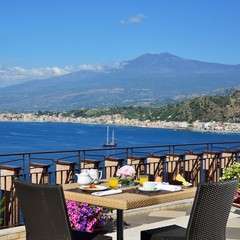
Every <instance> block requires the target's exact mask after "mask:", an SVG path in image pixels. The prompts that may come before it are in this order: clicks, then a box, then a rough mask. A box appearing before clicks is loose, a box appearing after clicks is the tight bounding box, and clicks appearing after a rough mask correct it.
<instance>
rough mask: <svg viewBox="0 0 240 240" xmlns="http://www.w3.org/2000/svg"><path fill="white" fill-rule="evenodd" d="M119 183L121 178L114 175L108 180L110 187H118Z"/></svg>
mask: <svg viewBox="0 0 240 240" xmlns="http://www.w3.org/2000/svg"><path fill="white" fill-rule="evenodd" d="M118 185H119V179H118V178H116V177H112V178H110V179H109V180H108V186H109V187H110V188H118Z"/></svg>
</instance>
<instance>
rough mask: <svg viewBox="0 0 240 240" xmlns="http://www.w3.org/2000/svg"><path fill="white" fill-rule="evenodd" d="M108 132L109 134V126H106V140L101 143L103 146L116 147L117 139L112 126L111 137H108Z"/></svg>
mask: <svg viewBox="0 0 240 240" xmlns="http://www.w3.org/2000/svg"><path fill="white" fill-rule="evenodd" d="M109 134H110V128H109V126H107V141H106V143H105V144H103V147H116V146H117V141H116V139H115V132H114V128H113V129H112V139H111V140H110V139H109Z"/></svg>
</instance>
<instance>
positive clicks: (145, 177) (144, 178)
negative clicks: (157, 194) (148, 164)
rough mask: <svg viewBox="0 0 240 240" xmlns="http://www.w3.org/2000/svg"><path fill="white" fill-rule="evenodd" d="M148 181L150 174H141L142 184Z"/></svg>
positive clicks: (140, 182) (140, 180) (140, 181)
mask: <svg viewBox="0 0 240 240" xmlns="http://www.w3.org/2000/svg"><path fill="white" fill-rule="evenodd" d="M145 182H148V175H140V176H139V184H140V185H141V186H142V185H143V183H145Z"/></svg>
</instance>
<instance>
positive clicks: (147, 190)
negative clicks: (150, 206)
mask: <svg viewBox="0 0 240 240" xmlns="http://www.w3.org/2000/svg"><path fill="white" fill-rule="evenodd" d="M138 190H140V191H142V192H157V191H159V189H158V188H154V189H146V188H143V187H139V188H138Z"/></svg>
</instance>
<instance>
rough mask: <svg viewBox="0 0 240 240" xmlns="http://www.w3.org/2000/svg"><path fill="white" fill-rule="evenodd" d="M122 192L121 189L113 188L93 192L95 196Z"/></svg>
mask: <svg viewBox="0 0 240 240" xmlns="http://www.w3.org/2000/svg"><path fill="white" fill-rule="evenodd" d="M119 193H122V190H121V189H116V190H115V189H111V190H106V191H100V192H93V193H92V195H94V196H99V197H100V196H107V195H113V194H119Z"/></svg>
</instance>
